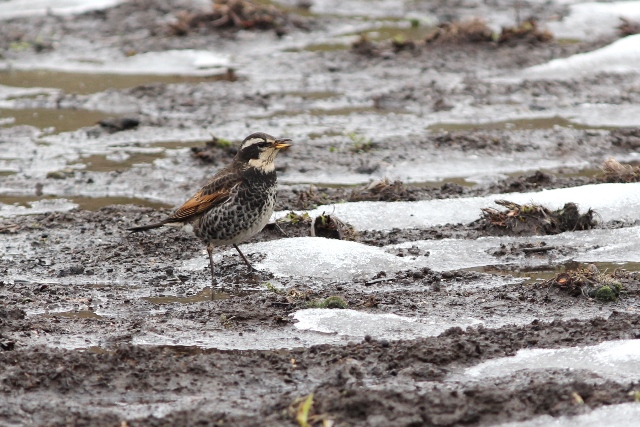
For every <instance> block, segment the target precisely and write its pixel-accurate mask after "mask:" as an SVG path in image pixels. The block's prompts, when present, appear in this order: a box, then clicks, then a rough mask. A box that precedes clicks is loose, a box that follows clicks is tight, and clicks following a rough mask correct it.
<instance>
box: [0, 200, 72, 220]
mask: <svg viewBox="0 0 640 427" xmlns="http://www.w3.org/2000/svg"><path fill="white" fill-rule="evenodd" d="M29 206H30V207H26V206H19V205H5V204H4V203H0V217H5V218H6V217H12V216H16V215H35V214H41V213H48V212H67V211H70V210H71V209H74V208H77V207H78V205H77V204H75V203H72V202H70V201H68V200H65V199H51V200H48V199H44V200H38V201H35V202H30V203H29Z"/></svg>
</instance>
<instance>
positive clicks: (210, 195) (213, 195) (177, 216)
mask: <svg viewBox="0 0 640 427" xmlns="http://www.w3.org/2000/svg"><path fill="white" fill-rule="evenodd" d="M241 181H242V177H241V176H240V174H239V173H238V171H237V170H236V169H234V168H233V167H231V166H227V167H226V168H224V169H222V170H221V171H220V172H218V173H217V174H215V176H214V177H213V178H212V179H211V181H209V183H208V184H207V185H205V186H204V187H202V188H201V189H200V191H198V192H197V193H196V194H195V195H194V196H193V197H192V198H190V199H189V200H187V201H186V203H185V204H184V205H182V206H180V208H179V209H178V210H177V211H175V212H174V213H173V215H171V216H170V217H169V218H165V219H163V220H162V221H160V222H156V223H154V224H147V225H142V226H139V227H132V228H129V229H128V230H129V231H131V232H132V233H135V232H138V231H145V230H151V229H153V228H159V227H162V226H163V225H165V224H169V223H172V222H189V221H192V220H194V219H196V218H197V217H199V216H200V215H202V214H204V213H205V212H207V211H208V210H209V209H211V208H213V207H214V206H216V205H219V204H222V203H224V202H226V201H227V200H229V195H230V194H231V192H232V191H233V189H234V187H235V186H236V185H238V184H240V182H241Z"/></svg>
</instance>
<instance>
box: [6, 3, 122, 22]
mask: <svg viewBox="0 0 640 427" xmlns="http://www.w3.org/2000/svg"><path fill="white" fill-rule="evenodd" d="M118 3H122V0H4V1H2V2H0V20H2V19H12V18H16V17H19V16H37V15H46V14H48V13H53V14H54V15H70V14H77V13H83V12H88V11H90V10H99V9H106V8H108V7H111V6H115V5H116V4H118Z"/></svg>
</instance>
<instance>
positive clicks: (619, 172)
mask: <svg viewBox="0 0 640 427" xmlns="http://www.w3.org/2000/svg"><path fill="white" fill-rule="evenodd" d="M601 169H602V171H603V172H604V177H602V178H601V181H603V182H640V166H631V165H623V164H621V163H620V162H618V161H617V160H616V159H613V158H610V159H607V160H605V161H604V163H603V164H602V166H601Z"/></svg>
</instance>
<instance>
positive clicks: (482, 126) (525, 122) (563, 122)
mask: <svg viewBox="0 0 640 427" xmlns="http://www.w3.org/2000/svg"><path fill="white" fill-rule="evenodd" d="M556 126H559V127H567V128H574V129H603V130H605V129H613V128H608V127H597V128H594V127H592V126H585V125H581V124H578V123H574V122H571V121H570V120H567V119H565V118H562V117H541V118H537V119H513V120H504V121H499V122H489V123H435V124H433V125H429V126H427V129H428V130H430V131H435V132H458V131H465V130H511V131H514V130H533V129H553V128H555V127H556Z"/></svg>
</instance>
